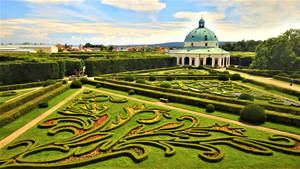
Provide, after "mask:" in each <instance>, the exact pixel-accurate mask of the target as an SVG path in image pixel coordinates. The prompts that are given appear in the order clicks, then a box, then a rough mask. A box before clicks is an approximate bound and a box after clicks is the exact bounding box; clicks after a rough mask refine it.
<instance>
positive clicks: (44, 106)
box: [39, 102, 48, 108]
mask: <svg viewBox="0 0 300 169" xmlns="http://www.w3.org/2000/svg"><path fill="white" fill-rule="evenodd" d="M46 107H48V102H42V103H40V104H39V108H46Z"/></svg>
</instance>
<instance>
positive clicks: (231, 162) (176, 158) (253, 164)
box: [0, 96, 300, 169]
mask: <svg viewBox="0 0 300 169" xmlns="http://www.w3.org/2000/svg"><path fill="white" fill-rule="evenodd" d="M79 97H80V96H78V97H77V98H79ZM133 104H141V103H140V102H136V101H132V100H129V101H128V102H126V103H112V102H110V101H105V102H100V103H99V105H106V106H108V110H107V111H106V113H107V114H108V115H109V117H111V119H112V120H114V121H115V122H117V121H116V120H115V119H116V117H117V115H118V114H121V117H126V116H124V113H125V112H124V107H126V106H132V105H133ZM67 105H68V104H66V105H64V106H62V107H61V108H60V110H62V109H63V108H64V107H66V106H67ZM146 106H147V107H149V108H160V107H158V106H154V105H146ZM160 109H161V108H160ZM183 115H190V114H187V113H183V112H179V111H175V110H171V112H170V117H171V118H170V119H167V118H162V120H160V121H158V122H157V123H150V124H145V126H146V128H147V130H149V129H153V128H155V127H157V126H159V125H161V124H165V123H167V124H169V123H174V122H178V121H177V120H176V118H177V117H180V116H183ZM191 116H193V117H196V118H197V119H198V120H200V124H199V126H211V125H213V124H215V123H219V124H224V122H220V121H217V120H212V119H209V118H204V117H200V116H196V115H191ZM55 117H63V115H62V114H58V113H53V114H51V115H50V116H49V117H47V119H49V120H50V119H53V118H55ZM76 117H79V116H76ZM82 118H83V119H84V118H86V117H85V116H84V117H82ZM149 118H150V119H151V118H153V114H152V113H147V112H145V113H142V114H137V115H135V116H133V117H132V118H131V119H130V120H129V121H127V122H126V123H124V124H123V125H122V126H120V127H119V128H116V129H114V130H113V132H112V134H113V135H112V137H111V139H112V141H113V142H115V141H116V142H115V144H120V142H117V141H118V139H119V138H120V137H123V136H124V134H125V133H126V132H128V131H129V129H133V128H135V127H136V126H137V125H140V124H138V123H137V120H138V119H149ZM117 123H118V122H117ZM185 123H186V126H189V125H190V124H191V121H190V120H186V121H185ZM62 124H65V125H69V124H71V122H68V121H65V122H62ZM230 126H231V127H240V126H238V125H233V124H231V125H230ZM48 129H49V128H48ZM48 129H47V128H43V129H41V128H38V127H37V126H34V127H33V128H31V129H30V130H28V131H27V132H26V133H24V134H23V135H21V136H20V137H19V138H17V139H16V141H20V140H24V139H38V144H39V145H41V144H47V143H50V142H52V141H58V140H62V139H67V138H69V137H70V136H72V133H71V132H68V131H63V132H59V133H58V134H56V135H54V136H51V135H47V132H48ZM245 129H246V135H247V136H248V137H249V138H255V139H262V140H267V138H268V136H269V134H270V133H268V132H265V131H261V130H257V129H252V128H245ZM166 131H168V130H166ZM209 133H211V134H212V135H211V136H207V137H200V138H199V139H202V140H205V139H208V138H210V139H212V138H220V137H224V136H228V135H227V134H225V133H223V132H214V131H210V132H209ZM169 137H171V138H172V137H173V136H167V135H165V136H164V135H160V136H152V137H147V138H148V139H167V138H169ZM138 139H143V137H141V138H138ZM246 139H247V138H246ZM179 140H181V141H185V139H183V138H177V140H174V141H179ZM62 141H63V140H62ZM124 141H126V140H124ZM279 142H280V143H283V142H282V141H279ZM93 144H94V143H93ZM215 146H216V147H217V148H219V149H221V150H223V151H224V154H225V155H224V159H223V160H221V161H219V162H215V163H210V162H206V161H204V160H202V159H200V158H199V157H198V154H199V153H200V152H202V151H203V150H201V149H200V148H199V149H192V148H186V147H180V146H174V147H175V149H176V153H175V154H174V155H172V156H170V157H167V156H165V152H164V150H162V149H160V148H158V147H156V146H151V145H145V149H146V150H148V158H147V159H145V160H144V161H142V162H140V163H135V162H133V160H132V159H131V158H129V157H124V156H122V157H118V158H109V159H105V160H103V161H102V160H101V161H98V162H95V163H92V164H89V165H84V166H81V167H78V168H81V169H89V168H97V169H98V168H100V169H106V168H151V169H152V168H153V169H154V168H170V169H171V168H172V169H173V168H178V169H179V168H205V169H206V168H209V169H210V168H211V169H212V168H242V169H246V168H299V167H300V161H299V156H297V155H289V154H285V153H281V152H279V151H274V153H273V155H271V156H265V155H255V154H251V153H246V152H243V151H241V150H238V149H237V148H233V147H230V146H228V145H224V144H217V145H215ZM21 148H22V147H20V149H18V148H17V150H19V151H20V150H21ZM72 148H73V147H72ZM17 150H16V149H11V150H5V149H1V150H0V156H1V158H3V156H5V157H6V158H9V157H11V156H14V155H15V154H17V153H18V152H17ZM7 154H9V157H8V156H7ZM60 155H61V153H57V151H46V152H43V153H38V154H36V155H32V156H31V157H30V159H32V160H33V159H35V158H36V159H38V160H42V159H45V160H47V159H52V158H56V157H57V156H60ZM50 163H51V162H50ZM50 163H49V164H50ZM63 168H68V167H63Z"/></svg>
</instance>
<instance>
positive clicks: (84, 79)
mask: <svg viewBox="0 0 300 169" xmlns="http://www.w3.org/2000/svg"><path fill="white" fill-rule="evenodd" d="M80 81H81V83H82V84H87V83H88V82H89V79H88V78H86V77H84V78H81V79H80Z"/></svg>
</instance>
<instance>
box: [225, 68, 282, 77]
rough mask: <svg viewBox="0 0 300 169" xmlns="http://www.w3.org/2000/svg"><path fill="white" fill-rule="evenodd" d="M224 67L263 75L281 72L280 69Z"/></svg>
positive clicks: (270, 75) (267, 75)
mask: <svg viewBox="0 0 300 169" xmlns="http://www.w3.org/2000/svg"><path fill="white" fill-rule="evenodd" d="M226 69H229V70H235V71H239V72H244V73H249V74H252V75H258V76H265V77H272V76H274V75H277V74H279V73H282V70H260V69H239V68H232V67H228V68H226Z"/></svg>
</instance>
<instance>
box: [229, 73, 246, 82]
mask: <svg viewBox="0 0 300 169" xmlns="http://www.w3.org/2000/svg"><path fill="white" fill-rule="evenodd" d="M242 79H243V78H242V77H241V75H240V74H238V73H235V74H233V75H232V76H231V80H242Z"/></svg>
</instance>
